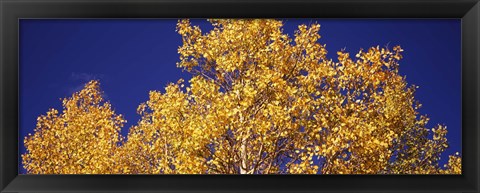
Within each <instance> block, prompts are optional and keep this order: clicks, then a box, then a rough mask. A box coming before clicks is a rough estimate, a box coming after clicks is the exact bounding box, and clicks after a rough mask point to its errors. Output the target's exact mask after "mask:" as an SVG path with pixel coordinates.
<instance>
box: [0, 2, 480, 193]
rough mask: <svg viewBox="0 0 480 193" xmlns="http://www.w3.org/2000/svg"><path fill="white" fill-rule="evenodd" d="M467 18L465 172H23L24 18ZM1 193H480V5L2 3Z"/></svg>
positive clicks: (464, 53)
mask: <svg viewBox="0 0 480 193" xmlns="http://www.w3.org/2000/svg"><path fill="white" fill-rule="evenodd" d="M179 17H180V18H211V17H214V18H278V17H281V18H321V17H330V18H461V19H462V125H463V129H462V147H463V152H462V154H463V158H462V159H463V160H462V162H463V163H462V166H463V174H462V175H389V176H385V175H313V176H312V175H283V176H282V175H249V176H241V175H230V176H226V175H18V173H17V168H18V137H19V136H18V133H17V131H18V130H17V129H18V108H17V107H18V44H17V42H18V20H19V19H20V18H179ZM0 22H1V23H0V38H1V39H0V44H1V47H0V59H1V60H0V192H86V191H91V192H123V191H125V192H368V191H371V192H479V181H480V180H479V173H480V167H479V166H480V151H479V150H480V148H479V145H480V142H479V139H480V132H479V126H480V125H479V123H480V122H479V121H480V119H479V118H480V117H479V111H480V108H479V105H480V89H479V86H480V84H479V80H480V79H479V75H480V71H479V70H480V68H479V66H480V3H479V0H336V1H333V0H300V1H294V0H256V1H255V0H223V1H222V0H197V1H195V0H176V1H173V0H140V1H135V0H63V1H61V0H38V1H33V0H0Z"/></svg>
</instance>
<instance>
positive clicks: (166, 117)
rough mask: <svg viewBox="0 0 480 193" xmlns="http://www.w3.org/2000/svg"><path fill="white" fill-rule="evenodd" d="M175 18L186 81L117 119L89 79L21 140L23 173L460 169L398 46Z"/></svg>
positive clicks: (265, 24)
mask: <svg viewBox="0 0 480 193" xmlns="http://www.w3.org/2000/svg"><path fill="white" fill-rule="evenodd" d="M210 22H211V23H212V25H213V27H214V29H213V30H211V31H210V32H208V33H202V31H201V30H200V28H199V27H198V26H191V24H190V22H189V20H180V21H179V22H178V24H177V31H178V33H179V34H180V35H181V37H182V39H183V45H182V46H181V47H180V48H179V49H178V53H179V54H180V60H179V62H178V63H177V66H178V67H180V68H182V69H184V70H185V71H187V72H188V73H192V74H193V78H191V79H190V80H188V86H185V83H184V81H183V80H178V81H177V82H176V83H171V84H169V85H168V86H167V87H166V88H165V92H160V91H151V92H150V95H149V100H148V101H146V102H145V103H143V104H141V105H140V106H139V107H138V113H139V114H140V115H141V117H142V118H141V120H140V121H138V123H137V124H136V125H135V126H133V127H131V128H130V130H129V133H128V136H126V139H125V138H124V137H122V136H121V134H120V129H121V127H122V126H123V123H124V122H125V120H124V119H123V117H122V116H121V115H117V114H116V113H115V112H114V111H113V110H112V107H111V105H110V104H109V103H108V102H106V101H104V100H103V99H102V93H101V91H100V87H99V83H98V81H91V82H89V83H88V84H86V85H85V88H84V89H83V90H81V91H79V92H77V93H75V94H73V96H72V97H70V98H66V99H64V100H63V111H62V112H61V113H59V112H58V111H57V110H55V109H51V110H50V111H48V112H47V114H46V115H42V116H40V117H39V118H38V123H37V127H36V129H35V133H34V134H33V135H29V136H28V137H25V141H24V142H25V147H26V148H27V152H26V153H25V154H24V155H22V159H23V166H24V167H25V168H26V170H27V172H28V173H32V174H111V173H114V174H459V173H461V158H460V156H459V155H458V154H457V155H452V156H450V160H449V161H448V164H446V165H445V166H443V167H442V166H440V165H439V159H440V155H441V153H442V152H444V150H445V149H446V148H447V147H448V143H447V139H446V133H447V128H446V126H442V125H438V126H436V127H435V128H426V124H427V122H428V121H429V119H428V118H427V117H426V116H422V115H419V113H418V111H417V110H418V108H420V107H421V104H420V103H419V102H418V101H417V100H415V97H414V94H415V89H416V88H417V87H415V86H409V85H408V84H407V82H406V80H405V77H402V76H401V75H399V73H398V70H399V61H400V60H401V59H402V52H403V50H402V48H400V46H395V47H393V48H380V47H378V46H377V47H372V48H369V49H367V50H360V51H359V52H358V53H354V54H353V55H351V54H350V53H346V52H344V51H338V52H337V55H338V58H336V59H330V58H327V56H326V55H327V50H326V47H325V45H322V44H320V43H319V39H320V35H319V30H320V25H318V24H313V25H311V26H306V25H300V26H299V27H298V30H297V31H296V32H295V34H294V37H289V36H288V35H287V34H285V33H283V32H282V25H283V24H282V21H277V20H265V19H256V20H210Z"/></svg>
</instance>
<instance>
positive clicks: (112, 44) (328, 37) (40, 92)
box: [19, 19, 462, 173]
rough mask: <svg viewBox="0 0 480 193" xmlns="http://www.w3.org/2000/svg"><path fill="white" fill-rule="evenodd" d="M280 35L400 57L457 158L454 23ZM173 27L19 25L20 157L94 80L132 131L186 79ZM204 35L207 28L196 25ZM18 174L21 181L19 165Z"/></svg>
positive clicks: (324, 22)
mask: <svg viewBox="0 0 480 193" xmlns="http://www.w3.org/2000/svg"><path fill="white" fill-rule="evenodd" d="M284 21H285V26H284V32H286V33H289V34H293V32H294V30H295V29H297V26H298V25H299V24H303V23H305V24H309V23H312V22H315V21H316V22H317V23H319V24H320V25H321V29H320V35H321V36H322V38H321V39H320V41H319V42H320V43H322V44H326V46H327V47H326V48H327V50H328V51H329V54H328V56H329V57H330V58H334V59H336V54H335V53H336V51H338V50H340V49H343V48H345V50H346V51H347V52H350V53H357V52H358V50H359V49H360V48H364V49H367V48H369V47H371V46H377V45H380V46H381V47H384V46H386V45H389V46H390V47H392V46H395V45H401V46H402V48H403V49H404V50H405V52H404V53H403V55H404V59H403V60H402V61H401V62H400V73H401V74H402V75H405V76H406V77H407V82H408V83H410V84H415V85H418V86H420V88H419V89H417V92H416V95H415V96H416V99H418V100H419V101H420V102H421V103H422V104H423V107H422V108H421V109H420V110H419V111H420V113H421V114H427V115H428V116H429V117H430V123H429V125H428V126H429V127H433V126H435V125H436V124H445V125H446V126H447V129H448V134H447V138H448V141H449V143H450V148H448V149H447V151H446V152H445V153H444V154H443V155H442V161H441V163H442V165H443V163H446V162H447V160H448V155H451V154H454V153H455V152H461V126H462V125H461V21H460V20H459V19H284ZM176 22H177V20H176V19H121V20H120V19H109V20H100V19H99V20H88V19H75V20H53V19H35V20H32V19H22V20H20V36H19V38H20V41H19V45H20V46H19V47H20V50H19V51H20V56H19V59H20V69H19V71H20V109H19V110H20V113H19V117H20V119H19V121H20V123H19V125H20V131H19V138H20V140H19V142H20V144H19V147H20V149H19V153H20V154H23V153H24V152H25V147H24V146H23V137H24V136H26V135H27V134H28V133H32V132H33V129H34V128H35V125H36V118H37V117H38V116H39V115H42V114H44V113H46V112H47V110H48V109H49V108H56V109H61V108H62V107H61V100H60V98H65V97H69V96H70V95H71V94H72V93H73V92H75V91H78V90H80V89H81V88H82V86H83V85H84V84H85V83H86V82H88V81H89V80H91V79H98V80H100V82H101V87H102V90H103V91H104V92H105V97H106V99H107V100H109V101H110V102H111V103H112V106H113V107H114V108H115V111H116V112H117V113H119V114H122V115H124V116H125V118H126V119H127V120H128V123H127V124H126V126H125V127H124V128H123V130H122V134H123V135H126V134H127V132H128V128H129V127H130V126H131V125H134V124H136V122H137V121H138V120H139V119H140V116H139V115H137V114H136V109H137V107H138V105H139V104H140V103H142V102H145V101H147V99H148V92H149V91H151V90H161V91H164V87H165V86H166V85H167V83H169V82H176V81H177V80H178V79H180V78H183V79H185V80H188V79H189V78H190V77H191V76H190V75H189V74H188V73H187V72H182V70H181V69H180V68H177V67H176V65H175V63H176V62H177V61H178V60H179V59H178V54H177V48H178V47H179V46H180V45H181V37H180V35H178V34H177V33H176V32H175V25H176ZM192 23H193V24H195V25H200V26H201V28H202V30H203V31H204V32H205V31H208V30H209V29H211V28H212V27H211V26H210V25H209V23H208V22H207V21H205V20H193V21H192ZM19 173H25V170H24V169H23V167H22V166H21V160H20V157H19Z"/></svg>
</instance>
